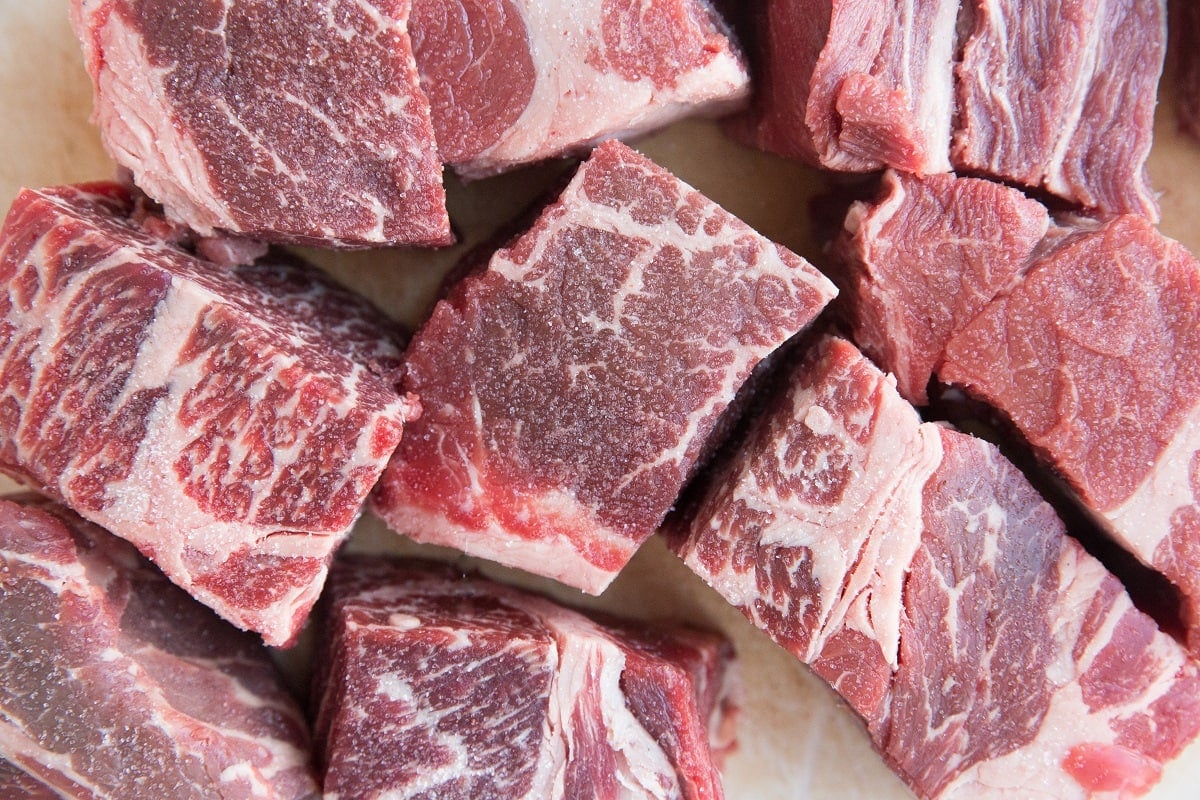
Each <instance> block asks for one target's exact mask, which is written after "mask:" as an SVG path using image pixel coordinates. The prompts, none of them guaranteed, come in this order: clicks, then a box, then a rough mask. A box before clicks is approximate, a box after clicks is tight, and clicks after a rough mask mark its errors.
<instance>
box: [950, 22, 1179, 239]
mask: <svg viewBox="0 0 1200 800" xmlns="http://www.w3.org/2000/svg"><path fill="white" fill-rule="evenodd" d="M971 2H972V3H973V6H972V9H973V15H972V16H973V25H972V27H971V29H970V32H969V34H968V35H967V38H966V40H965V44H964V49H963V55H962V60H961V62H960V63H959V64H958V65H957V67H956V77H957V81H956V82H957V87H958V98H957V99H958V118H957V123H956V130H955V134H954V146H953V155H952V160H953V162H954V166H955V168H956V169H957V170H959V171H969V172H984V173H987V174H988V175H991V176H995V177H997V178H1001V179H1003V180H1007V181H1015V182H1017V183H1020V184H1022V185H1025V186H1031V187H1038V188H1044V189H1045V190H1047V191H1049V192H1051V193H1052V194H1055V195H1058V196H1060V197H1063V198H1066V199H1067V200H1069V201H1071V202H1072V203H1074V204H1076V205H1079V206H1082V207H1084V208H1087V209H1094V210H1095V211H1097V212H1100V213H1101V214H1104V215H1113V214H1122V213H1134V214H1141V215H1144V216H1146V217H1148V218H1149V219H1151V220H1154V221H1157V220H1158V213H1159V212H1158V202H1157V200H1156V199H1155V195H1154V192H1153V190H1151V188H1150V186H1149V182H1148V178H1147V175H1146V159H1147V157H1148V156H1149V155H1150V145H1151V141H1152V139H1153V129H1154V106H1155V102H1156V99H1157V97H1158V80H1159V77H1160V75H1161V74H1162V69H1163V59H1164V57H1165V54H1166V39H1167V31H1166V19H1167V13H1166V0H1138V1H1137V2H1129V1H1128V0H1065V2H1064V1H1063V0H1034V1H1033V2H1030V0H971Z"/></svg>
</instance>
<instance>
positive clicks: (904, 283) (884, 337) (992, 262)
mask: <svg viewBox="0 0 1200 800" xmlns="http://www.w3.org/2000/svg"><path fill="white" fill-rule="evenodd" d="M1049 226H1050V215H1049V214H1048V213H1047V212H1046V209H1045V207H1044V206H1042V205H1041V204H1040V203H1038V202H1036V201H1033V200H1029V199H1027V198H1026V197H1025V196H1024V195H1023V194H1022V193H1021V192H1020V191H1018V190H1016V189H1012V188H1009V187H1006V186H1002V185H1001V184H998V183H993V182H991V181H985V180H980V179H975V178H956V177H954V176H953V175H929V176H926V177H924V178H918V177H915V176H912V175H905V174H903V173H898V172H894V171H888V172H887V173H886V174H885V175H884V179H883V189H882V191H881V192H880V196H879V198H878V199H877V200H875V201H873V202H871V203H855V204H854V205H853V206H852V207H851V209H850V213H849V214H848V215H847V216H846V223H845V229H844V231H843V233H842V235H841V237H840V238H839V240H838V242H837V244H836V247H835V251H836V253H837V255H838V256H839V258H840V260H841V262H842V264H843V265H844V266H845V268H846V271H847V273H848V275H849V278H848V283H849V288H848V291H847V292H846V294H845V295H844V296H843V301H844V304H845V305H846V306H847V316H848V317H849V318H850V321H851V327H852V329H853V332H854V341H855V342H856V343H857V344H858V346H859V347H861V348H862V349H863V350H864V351H865V352H866V353H867V355H869V356H871V358H872V359H873V360H874V361H875V363H876V364H878V365H879V366H881V367H883V368H884V369H885V370H887V371H888V372H891V373H893V374H894V375H895V376H896V382H897V387H898V388H899V390H900V394H901V395H903V396H904V397H905V399H907V400H909V401H910V402H912V403H914V404H916V405H925V404H926V403H927V402H928V397H927V396H926V393H925V390H926V386H927V385H928V384H929V379H930V378H931V377H932V376H933V371H934V368H935V367H936V366H937V365H938V364H939V363H940V362H941V358H942V352H943V350H945V347H946V342H947V341H949V340H950V337H951V336H953V335H954V334H955V333H957V332H958V331H959V330H961V329H962V327H963V326H965V325H966V324H967V323H969V322H970V321H971V320H972V319H973V318H974V317H975V315H976V314H977V313H979V311H980V309H982V308H983V307H984V306H985V305H986V304H987V303H989V302H990V301H991V300H992V299H993V298H994V297H996V295H998V294H1000V293H1001V292H1002V291H1004V290H1005V289H1006V288H1008V287H1010V286H1012V285H1013V284H1015V283H1016V282H1017V281H1018V280H1019V279H1020V275H1021V273H1022V271H1023V270H1024V269H1025V267H1026V266H1027V265H1028V261H1029V259H1030V257H1031V255H1032V254H1033V252H1034V251H1035V249H1037V248H1038V246H1039V244H1040V243H1041V242H1042V240H1043V237H1045V235H1046V233H1047V231H1048V230H1049Z"/></svg>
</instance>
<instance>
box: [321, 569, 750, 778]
mask: <svg viewBox="0 0 1200 800" xmlns="http://www.w3.org/2000/svg"><path fill="white" fill-rule="evenodd" d="M327 622H328V630H327V636H326V639H325V643H326V648H327V652H326V653H325V654H324V657H323V658H322V660H321V662H320V663H321V664H322V670H321V671H320V672H319V673H318V675H317V678H316V681H315V682H314V685H315V689H316V695H317V702H318V704H319V708H318V716H317V722H316V736H317V742H318V750H319V753H320V754H321V756H322V762H323V764H322V765H323V768H324V772H325V792H326V794H325V796H326V797H327V798H356V800H370V799H371V798H382V797H416V796H422V797H439V798H443V799H444V800H449V799H450V798H470V799H472V800H473V798H481V797H487V798H530V800H534V799H535V798H536V800H543V798H547V799H550V798H576V797H578V798H596V800H605V799H606V798H613V799H614V800H615V798H696V799H697V800H699V799H700V798H706V799H708V798H711V799H713V800H715V799H716V798H720V797H722V789H721V780H720V773H719V772H718V762H719V758H720V757H721V756H722V755H723V752H724V748H726V747H729V746H731V740H730V739H729V738H728V736H729V733H730V730H729V725H730V724H731V721H732V716H731V715H730V714H729V712H730V711H731V710H732V706H731V700H730V698H729V696H728V690H729V688H730V673H729V672H728V669H729V667H730V663H731V659H732V650H731V649H730V647H729V645H728V643H727V642H725V641H724V640H722V639H719V638H717V637H715V636H712V635H709V634H703V633H700V632H698V631H693V630H688V629H680V628H677V629H665V628H647V629H637V630H635V629H633V628H632V627H627V626H624V625H622V624H619V623H613V622H604V623H601V622H597V621H594V620H592V619H589V618H588V617H585V616H583V615H582V614H579V613H577V612H574V611H570V610H568V609H566V608H563V607H562V606H559V605H557V604H555V603H552V602H550V601H549V600H546V599H544V598H541V597H538V596H535V595H531V594H527V593H525V592H520V591H517V590H516V589H511V588H508V587H504V586H500V585H498V584H495V583H492V582H490V581H486V580H483V579H479V578H465V577H463V576H462V575H461V573H458V572H457V571H455V570H453V569H451V568H449V567H440V566H436V567H435V566H431V565H417V564H408V565H403V564H401V563H399V562H386V561H380V560H379V559H372V560H370V561H367V560H363V559H358V560H347V561H345V562H341V561H339V562H338V563H336V564H335V565H334V567H333V571H332V574H331V577H330V614H329V618H328V620H327ZM710 737H711V738H712V741H711V746H710Z"/></svg>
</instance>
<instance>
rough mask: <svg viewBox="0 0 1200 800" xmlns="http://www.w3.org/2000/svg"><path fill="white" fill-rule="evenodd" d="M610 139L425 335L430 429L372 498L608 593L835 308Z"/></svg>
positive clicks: (423, 531)
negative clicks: (741, 395) (748, 388)
mask: <svg viewBox="0 0 1200 800" xmlns="http://www.w3.org/2000/svg"><path fill="white" fill-rule="evenodd" d="M833 291H834V290H833V287H832V285H831V284H830V283H829V282H828V281H827V280H826V279H825V278H823V277H822V276H821V275H820V274H819V273H818V272H817V271H816V270H814V269H813V268H812V267H811V266H810V265H809V264H808V263H807V262H805V261H804V260H803V259H801V258H799V257H798V256H796V255H794V254H792V253H790V252H788V251H787V250H785V249H783V248H782V247H779V246H778V245H775V244H772V243H771V242H769V241H767V240H766V239H764V238H763V237H761V236H760V235H758V234H757V233H755V232H754V231H753V230H751V229H750V228H749V227H748V226H746V225H745V224H744V223H742V222H741V221H739V220H737V219H736V218H734V217H733V216H731V215H730V214H728V213H727V212H725V211H724V210H723V209H721V208H720V207H718V206H717V205H716V204H714V203H712V202H711V201H710V200H707V199H706V198H704V197H703V196H702V195H700V194H699V193H698V192H696V191H695V190H694V189H691V188H690V187H688V186H687V185H685V184H684V183H682V182H681V181H679V180H678V179H677V178H675V177H674V176H672V175H671V174H670V173H668V172H666V171H665V170H663V169H662V168H661V167H658V166H656V165H655V164H653V163H651V162H650V161H648V160H647V159H645V158H644V157H642V156H640V155H638V154H637V153H635V152H634V151H632V150H630V149H629V148H627V147H625V146H624V145H622V144H619V143H616V142H609V143H606V144H604V145H601V146H600V147H599V148H597V150H596V152H595V153H594V154H593V156H592V158H591V159H590V160H588V161H587V162H586V163H584V164H583V166H582V167H581V168H580V170H579V172H578V173H577V174H576V175H575V177H574V179H573V180H572V181H571V183H570V185H569V186H568V187H567V188H566V190H565V191H564V192H563V194H562V195H561V196H560V197H559V199H558V200H557V202H555V203H554V204H553V205H551V206H550V207H549V208H547V209H546V210H545V211H544V212H543V213H542V215H541V216H540V218H539V219H538V220H537V222H536V223H535V224H534V225H533V227H532V228H531V229H530V230H529V231H528V232H526V233H525V234H524V235H522V236H520V237H519V238H518V239H517V240H516V241H515V242H514V243H512V244H511V245H510V246H508V247H505V248H502V249H501V250H499V251H498V252H496V253H495V254H494V255H493V257H492V259H491V261H490V262H489V263H488V265H487V268H486V269H485V270H483V271H481V272H477V273H476V274H473V275H471V276H469V277H467V278H466V279H465V280H463V281H462V282H461V283H459V284H458V285H457V286H456V287H455V288H454V289H453V290H452V291H451V292H450V294H449V296H448V298H447V299H446V300H443V301H442V302H440V303H439V304H438V305H437V307H436V308H435V310H434V312H433V315H432V317H431V318H430V319H429V321H428V322H427V323H426V324H425V326H424V327H423V328H422V329H421V330H420V331H419V332H418V333H417V335H416V336H415V337H414V339H413V342H412V345H411V346H410V348H409V350H408V353H407V354H406V362H407V363H406V370H407V375H406V378H405V380H404V388H405V389H406V390H407V391H409V392H412V393H415V394H417V395H418V396H420V397H421V402H422V406H423V408H424V414H423V415H422V417H421V419H420V420H419V421H418V422H415V423H413V425H411V426H410V427H409V433H407V434H406V435H405V438H404V442H403V443H402V445H401V447H400V449H398V450H397V452H396V455H395V457H394V458H393V459H392V463H391V464H390V465H389V467H388V470H387V472H386V473H385V474H384V477H383V480H382V482H381V484H380V487H379V490H378V491H377V493H376V494H375V496H374V508H375V509H376V510H377V511H378V512H379V514H380V515H381V516H382V517H383V518H384V519H385V520H386V521H387V522H388V524H389V525H390V526H391V527H392V528H393V529H395V530H397V531H399V532H401V533H404V534H407V535H409V536H412V537H413V538H416V539H418V540H419V541H425V542H432V543H436V544H443V545H449V546H452V547H457V548H459V549H461V550H464V551H465V552H467V553H470V554H473V555H478V556H483V557H486V558H491V559H494V560H497V561H500V562H502V563H505V564H508V565H510V566H515V567H519V568H521V569H525V570H528V571H531V572H535V573H539V574H542V575H546V576H548V577H552V578H556V579H558V580H560V581H563V582H564V583H568V584H571V585H573V586H576V587H578V588H581V589H584V590H585V591H588V592H592V593H599V592H600V591H602V590H603V589H604V587H605V586H607V585H608V583H609V582H610V581H611V580H612V578H613V576H615V575H616V573H617V572H618V571H619V570H620V569H621V567H622V566H624V564H625V563H626V562H627V561H628V560H629V558H630V557H631V556H632V555H633V553H634V551H635V550H636V549H637V547H638V546H639V545H640V544H641V543H642V542H643V541H645V540H646V539H647V538H649V536H650V535H651V534H652V533H653V532H654V531H655V529H656V528H657V526H658V524H659V523H660V522H661V521H662V519H663V517H664V516H665V515H666V513H667V511H668V510H669V509H670V507H671V505H672V504H673V503H674V502H675V498H676V496H677V495H678V494H679V491H680V488H681V487H682V486H683V484H684V482H685V481H686V480H687V478H688V477H689V476H690V475H691V473H692V472H693V470H694V468H695V465H696V463H697V461H698V459H699V458H700V457H701V456H702V455H703V454H706V453H707V451H708V449H709V448H711V447H712V446H714V444H715V441H714V438H713V433H714V431H715V430H716V429H717V428H718V426H719V424H720V423H721V421H722V417H723V414H724V412H725V411H726V409H727V408H728V406H729V404H730V403H731V402H732V401H733V399H734V397H735V395H736V393H737V391H738V389H739V387H740V386H741V385H742V383H743V382H744V381H745V380H746V378H747V377H748V376H749V375H750V373H751V370H752V369H753V368H754V366H755V365H756V364H757V363H758V362H759V361H760V360H761V359H762V358H764V357H765V356H767V355H768V354H769V353H771V352H772V351H773V350H774V349H775V348H776V347H778V346H779V345H780V344H782V343H783V342H784V341H785V340H787V339H788V338H789V337H791V336H792V335H793V334H795V333H796V332H798V331H800V330H802V329H803V328H804V327H805V326H806V325H808V323H809V322H810V321H811V320H812V319H813V317H814V316H816V314H817V313H818V312H819V311H820V310H821V308H822V307H823V306H824V305H825V304H826V303H827V302H828V301H829V299H830V298H831V297H832V295H833Z"/></svg>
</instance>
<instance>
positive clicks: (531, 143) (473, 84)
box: [410, 0, 750, 178]
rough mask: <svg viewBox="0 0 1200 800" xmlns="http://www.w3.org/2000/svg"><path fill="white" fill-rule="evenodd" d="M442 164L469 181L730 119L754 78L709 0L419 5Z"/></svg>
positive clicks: (422, 59)
mask: <svg viewBox="0 0 1200 800" xmlns="http://www.w3.org/2000/svg"><path fill="white" fill-rule="evenodd" d="M410 28H411V31H412V41H413V48H414V51H415V53H416V58H417V66H418V67H419V68H420V71H421V81H422V85H423V87H424V89H425V92H426V93H427V94H428V95H429V99H430V102H431V105H432V114H433V126H434V130H435V131H436V132H437V142H438V147H439V149H440V151H441V155H442V159H443V160H444V161H446V162H447V163H448V164H450V165H451V166H452V167H453V168H454V170H455V172H457V173H458V174H459V175H461V176H463V177H466V178H481V177H484V176H487V175H491V174H494V173H497V172H502V171H504V170H508V169H512V168H513V167H517V166H520V165H522V164H529V163H531V162H534V161H539V160H542V159H546V158H550V157H552V156H558V155H563V154H564V153H573V152H580V151H585V150H586V148H588V147H590V146H591V145H592V144H594V143H596V142H598V141H600V140H601V139H604V138H607V137H611V136H625V135H633V134H637V133H643V132H646V131H649V130H652V129H654V128H658V127H661V126H664V125H666V124H667V123H669V122H672V121H674V120H676V119H678V118H680V117H683V116H687V115H695V114H708V115H712V114H720V113H723V112H726V111H730V110H733V109H734V108H736V107H737V106H738V105H740V104H741V102H742V101H744V100H745V98H746V96H747V95H748V94H749V89H750V85H749V84H750V78H749V74H748V73H747V69H746V65H745V63H744V61H743V59H742V57H741V55H740V53H739V52H738V50H737V48H736V45H734V43H733V42H732V41H731V40H730V36H729V32H728V30H727V29H726V26H725V25H724V23H723V22H722V21H721V20H720V18H719V17H718V16H717V14H716V13H715V12H714V11H713V10H712V8H711V7H710V6H709V3H708V2H707V0H642V1H641V2H635V1H634V0H582V1H581V0H576V1H575V2H570V3H563V2H557V0H451V2H445V1H444V0H414V2H413V11H412V20H411V25H410Z"/></svg>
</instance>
